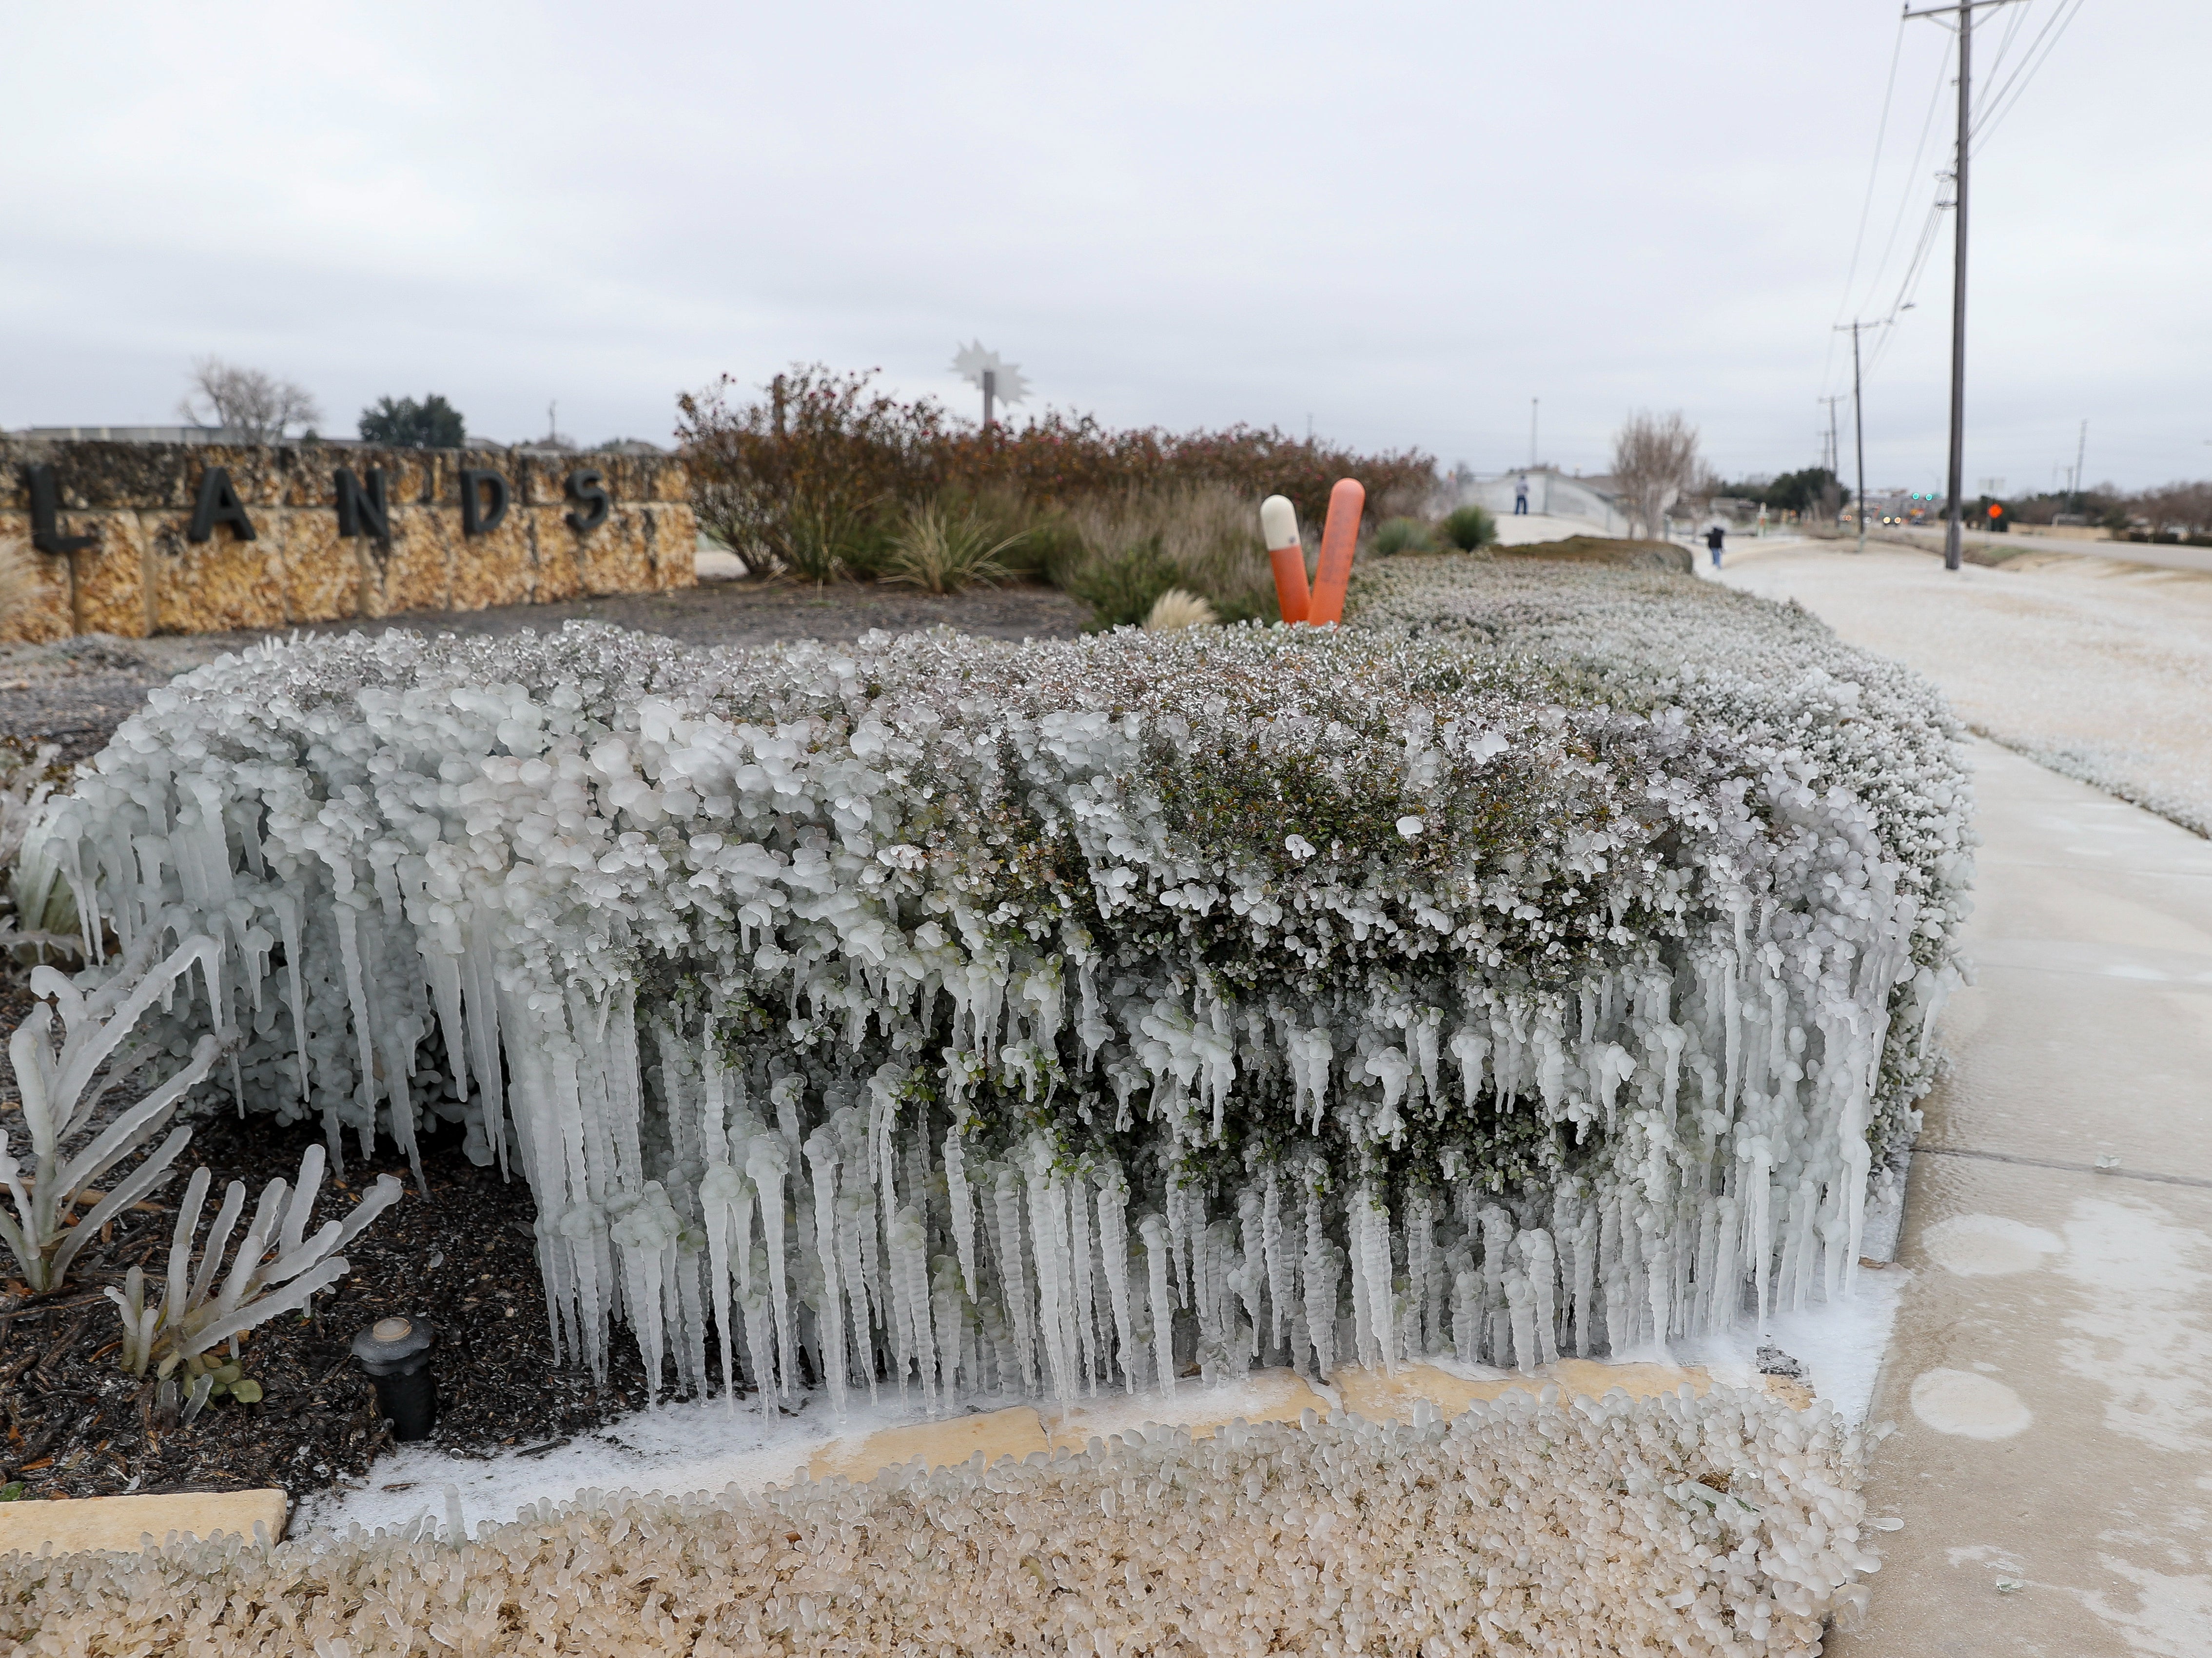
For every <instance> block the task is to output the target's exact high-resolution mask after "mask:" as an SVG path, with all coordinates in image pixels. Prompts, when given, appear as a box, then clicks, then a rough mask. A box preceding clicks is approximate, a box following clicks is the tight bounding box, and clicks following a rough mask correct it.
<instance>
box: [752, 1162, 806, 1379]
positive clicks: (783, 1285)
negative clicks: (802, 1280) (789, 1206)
mask: <svg viewBox="0 0 2212 1658" xmlns="http://www.w3.org/2000/svg"><path fill="white" fill-rule="evenodd" d="M790 1166H791V1153H790V1151H789V1149H788V1147H787V1145H786V1143H785V1141H784V1140H783V1139H781V1138H780V1137H779V1136H777V1135H775V1134H756V1135H754V1136H753V1137H752V1139H750V1141H748V1142H747V1144H746V1146H745V1178H746V1179H748V1180H750V1181H752V1183H753V1186H754V1187H755V1189H756V1190H757V1191H758V1192H759V1193H760V1199H761V1232H762V1236H763V1238H764V1240H765V1241H766V1242H767V1245H768V1283H769V1303H770V1305H771V1306H772V1307H773V1309H774V1310H775V1333H776V1353H775V1384H776V1385H775V1391H776V1392H778V1393H780V1394H782V1395H783V1396H784V1397H785V1398H786V1399H788V1398H790V1397H791V1385H792V1382H793V1381H794V1380H795V1379H796V1377H797V1376H798V1370H799V1367H798V1365H797V1364H796V1363H794V1362H793V1355H795V1354H796V1353H797V1352H798V1351H799V1334H798V1328H797V1326H796V1324H795V1322H794V1321H793V1316H792V1305H791V1273H790V1269H789V1267H788V1266H787V1263H786V1261H785V1260H784V1248H783V1242H784V1226H785V1224H786V1216H785V1211H784V1195H783V1177H784V1175H785V1174H786V1173H787V1171H788V1170H789V1169H790ZM755 1357H756V1358H757V1359H758V1360H760V1361H762V1362H763V1363H764V1362H765V1361H766V1359H767V1357H768V1355H767V1354H766V1353H764V1352H763V1353H757V1354H756V1355H755ZM767 1385H768V1384H767V1376H766V1373H765V1372H763V1376H762V1387H763V1390H765V1389H766V1388H767Z"/></svg>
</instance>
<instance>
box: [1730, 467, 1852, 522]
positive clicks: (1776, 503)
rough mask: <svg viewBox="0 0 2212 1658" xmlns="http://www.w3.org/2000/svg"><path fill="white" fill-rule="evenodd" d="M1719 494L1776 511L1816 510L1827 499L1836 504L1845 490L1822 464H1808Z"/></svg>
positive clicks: (1809, 511)
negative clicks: (1802, 469)
mask: <svg viewBox="0 0 2212 1658" xmlns="http://www.w3.org/2000/svg"><path fill="white" fill-rule="evenodd" d="M1723 493H1725V494H1728V495H1740V496H1741V497H1742V498H1743V499H1744V500H1746V501H1759V502H1761V503H1763V504H1764V505H1765V507H1768V508H1769V509H1770V510H1771V511H1773V512H1778V513H1820V512H1824V511H1826V510H1828V507H1827V503H1828V502H1830V501H1835V502H1837V503H1838V504H1840V503H1841V502H1842V501H1843V499H1844V495H1845V494H1846V493H1847V492H1846V491H1845V490H1844V486H1843V482H1842V480H1841V479H1839V478H1838V477H1837V476H1836V475H1835V474H1834V473H1833V472H1832V471H1829V470H1828V469H1827V468H1826V467H1825V466H1808V467H1807V468H1805V469H1804V471H1800V472H1784V473H1783V474H1782V476H1781V477H1778V478H1775V479H1773V480H1772V481H1771V482H1770V483H1766V484H1765V485H1755V484H1750V483H1738V484H1735V485H1732V486H1731V487H1730V488H1729V489H1727V490H1725V491H1724V492H1723Z"/></svg>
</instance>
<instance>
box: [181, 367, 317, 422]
mask: <svg viewBox="0 0 2212 1658" xmlns="http://www.w3.org/2000/svg"><path fill="white" fill-rule="evenodd" d="M190 386H191V390H189V391H188V392H185V397H184V400H183V401H182V402H180V403H179V404H178V405H177V412H178V413H179V414H180V415H182V416H184V417H185V419H186V420H188V421H191V422H192V423H193V424H195V425H199V426H223V427H228V428H230V429H231V430H232V431H234V432H236V433H238V434H240V435H241V436H244V437H246V438H247V439H249V440H252V441H253V442H256V443H273V442H275V441H276V440H277V439H279V438H281V437H283V435H284V432H285V429H286V428H288V427H293V426H312V425H313V423H314V422H317V421H319V420H320V419H321V418H322V417H323V415H322V410H319V409H318V408H317V407H316V406H315V400H314V398H312V397H310V396H309V395H308V394H307V390H306V388H305V387H303V386H295V385H294V384H293V383H292V382H291V381H290V380H278V379H277V378H276V376H275V375H273V374H264V373H262V371H261V370H260V369H258V368H241V367H238V366H237V365H235V364H234V363H227V362H225V361H223V360H222V358H220V357H202V358H201V359H200V360H199V361H197V362H195V363H194V364H193V365H192V372H191V380H190Z"/></svg>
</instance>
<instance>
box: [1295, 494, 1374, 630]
mask: <svg viewBox="0 0 2212 1658" xmlns="http://www.w3.org/2000/svg"><path fill="white" fill-rule="evenodd" d="M1366 509H1367V491H1366V489H1364V488H1363V487H1362V486H1361V484H1360V483H1359V480H1358V479H1357V478H1339V479H1337V481H1336V487H1335V488H1334V489H1331V490H1330V491H1329V492H1328V522H1326V523H1325V524H1323V525H1322V530H1321V568H1319V569H1317V570H1316V571H1315V572H1314V586H1313V602H1312V604H1310V605H1309V606H1308V607H1307V610H1306V620H1307V621H1309V622H1312V623H1316V624H1318V623H1328V622H1341V621H1343V620H1344V590H1345V587H1346V585H1347V584H1349V583H1350V581H1351V580H1352V552H1353V550H1354V549H1356V548H1357V547H1358V544H1359V515H1360V514H1361V513H1363V512H1364V511H1365V510H1366Z"/></svg>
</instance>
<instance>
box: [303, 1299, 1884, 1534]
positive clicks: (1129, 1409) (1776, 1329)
mask: <svg viewBox="0 0 2212 1658" xmlns="http://www.w3.org/2000/svg"><path fill="white" fill-rule="evenodd" d="M1910 1277H1911V1274H1910V1273H1908V1272H1905V1270H1904V1269H1902V1268H1901V1267H1886V1268H1883V1269H1881V1270H1880V1271H1862V1272H1860V1273H1859V1275H1858V1284H1857V1291H1856V1293H1855V1294H1854V1296H1853V1297H1852V1298H1851V1299H1850V1300H1848V1301H1843V1302H1838V1303H1833V1304H1818V1303H1816V1304H1815V1305H1814V1306H1812V1307H1810V1308H1808V1309H1807V1310H1805V1311H1804V1312H1802V1313H1786V1312H1785V1313H1783V1314H1780V1315H1778V1316H1776V1317H1775V1318H1774V1319H1773V1320H1771V1321H1770V1324H1769V1327H1768V1333H1767V1334H1766V1335H1765V1336H1764V1337H1762V1336H1760V1335H1759V1334H1758V1333H1757V1331H1756V1329H1755V1328H1754V1327H1753V1326H1752V1325H1751V1324H1750V1323H1749V1322H1748V1321H1747V1322H1746V1324H1745V1325H1744V1326H1743V1327H1741V1328H1740V1329H1738V1330H1737V1331H1735V1333H1733V1334H1731V1335H1729V1336H1725V1337H1714V1338H1704V1339H1699V1340H1696V1341H1693V1342H1685V1341H1677V1342H1675V1343H1674V1345H1673V1346H1672V1348H1671V1349H1669V1350H1668V1351H1664V1352H1662V1351H1660V1350H1659V1349H1657V1348H1646V1349H1644V1350H1642V1351H1637V1352H1633V1353H1629V1354H1626V1355H1624V1356H1623V1357H1622V1358H1621V1359H1620V1360H1618V1361H1615V1362H1618V1363H1674V1364H1682V1365H1694V1366H1699V1367H1701V1368H1703V1369H1704V1370H1706V1371H1707V1372H1708V1373H1709V1374H1710V1375H1711V1377H1712V1379H1713V1380H1714V1381H1715V1382H1718V1383H1720V1384H1722V1385H1723V1386H1725V1387H1735V1388H1752V1387H1756V1386H1757V1385H1758V1382H1759V1374H1758V1373H1759V1358H1758V1354H1759V1348H1760V1347H1761V1346H1762V1345H1765V1343H1767V1342H1771V1343H1772V1344H1773V1345H1776V1346H1778V1347H1779V1348H1780V1349H1781V1350H1782V1351H1784V1352H1785V1353H1787V1354H1789V1355H1790V1357H1793V1358H1795V1359H1796V1360H1797V1361H1798V1362H1799V1363H1802V1365H1803V1366H1804V1367H1805V1373H1806V1379H1807V1380H1808V1381H1809V1382H1811V1383H1812V1386H1813V1390H1814V1394H1816V1395H1817V1396H1818V1397H1820V1398H1821V1399H1824V1400H1827V1401H1828V1402H1829V1403H1830V1404H1832V1405H1833V1406H1835V1407H1836V1409H1837V1411H1838V1412H1839V1413H1840V1414H1841V1415H1842V1416H1843V1418H1844V1420H1845V1421H1846V1422H1849V1423H1852V1424H1859V1423H1863V1422H1864V1421H1865V1420H1866V1417H1867V1412H1868V1410H1869V1406H1870V1404H1871V1402H1872V1400H1873V1397H1874V1382H1875V1371H1876V1370H1877V1369H1878V1367H1879V1366H1880V1364H1881V1356H1882V1353H1883V1351H1884V1350H1885V1349H1886V1348H1887V1345H1888V1344H1889V1332H1890V1327H1891V1325H1892V1324H1893V1323H1894V1322H1895V1321H1896V1318H1897V1307H1898V1300H1899V1296H1900V1294H1901V1293H1902V1291H1903V1289H1904V1285H1905V1281H1906V1280H1907V1279H1908V1278H1910ZM1429 1363H1433V1364H1435V1365H1436V1366H1437V1368H1438V1369H1440V1370H1444V1371H1446V1372H1448V1373H1449V1374H1452V1375H1460V1376H1468V1377H1470V1378H1473V1379H1476V1380H1486V1379H1490V1378H1493V1377H1498V1376H1504V1375H1505V1374H1506V1373H1505V1372H1502V1371H1498V1370H1492V1369H1491V1368H1489V1367H1487V1366H1481V1365H1476V1366H1467V1365H1461V1364H1455V1363H1452V1362H1451V1361H1449V1359H1436V1360H1431V1361H1429ZM1273 1376H1274V1373H1273V1372H1266V1371H1261V1372H1256V1373H1255V1374H1254V1375H1253V1376H1250V1377H1249V1378H1247V1379H1245V1380H1243V1381H1240V1382H1226V1383H1223V1384H1221V1385H1219V1386H1217V1387H1212V1388H1202V1387H1200V1386H1199V1385H1197V1384H1196V1383H1195V1382H1185V1383H1184V1384H1183V1385H1182V1387H1181V1388H1178V1389H1177V1391H1176V1394H1175V1396H1174V1397H1173V1398H1172V1399H1164V1398H1162V1397H1160V1396H1159V1395H1158V1394H1154V1393H1152V1392H1150V1391H1146V1392H1145V1393H1143V1394H1139V1395H1137V1396H1136V1397H1135V1398H1130V1397H1128V1396H1127V1395H1125V1394H1101V1395H1100V1396H1099V1397H1098V1398H1097V1399H1096V1400H1086V1401H1085V1406H1084V1408H1083V1409H1082V1410H1081V1411H1080V1412H1079V1425H1080V1427H1081V1429H1082V1430H1084V1431H1086V1432H1092V1433H1098V1434H1102V1435H1103V1434H1111V1433H1117V1432H1124V1431H1127V1430H1128V1429H1130V1428H1133V1427H1138V1426H1140V1425H1146V1424H1152V1423H1155V1422H1164V1423H1200V1422H1221V1421H1226V1420H1228V1419H1230V1418H1235V1417H1237V1416H1240V1415H1241V1416H1246V1417H1248V1418H1255V1419H1256V1418H1259V1417H1261V1415H1263V1414H1273V1412H1272V1411H1271V1410H1270V1408H1269V1407H1270V1406H1271V1405H1273V1403H1274V1402H1275V1401H1274V1400H1273V1398H1272V1397H1271V1395H1272V1394H1273V1393H1274V1392H1275V1391H1276V1388H1275V1384H1274V1382H1273ZM1529 1385H1530V1387H1531V1388H1541V1386H1542V1385H1543V1379H1542V1376H1541V1375H1539V1376H1534V1377H1531V1378H1529ZM1333 1391H1334V1390H1333V1389H1324V1392H1333ZM802 1397H803V1399H804V1406H803V1408H802V1409H801V1410H800V1411H799V1412H797V1413H796V1414H793V1415H789V1416H783V1417H780V1418H777V1419H776V1420H775V1422H774V1423H766V1422H763V1420H762V1418H761V1413H760V1410H759V1406H758V1404H757V1401H755V1400H740V1401H739V1402H738V1406H737V1408H736V1409H735V1410H734V1411H732V1409H731V1407H730V1406H729V1405H728V1404H726V1402H725V1401H723V1400H720V1399H714V1400H704V1401H702V1400H684V1401H680V1402H676V1403H670V1404H665V1405H660V1406H655V1407H654V1408H653V1409H651V1410H646V1411H639V1412H634V1413H633V1414H631V1415H629V1416H627V1417H624V1418H622V1419H621V1420H620V1421H617V1422H615V1423H612V1424H609V1425H608V1426H607V1427H605V1428H603V1429H601V1430H599V1432H597V1433H594V1434H588V1435H585V1436H580V1437H579V1438H577V1439H576V1440H574V1441H573V1442H570V1443H569V1444H567V1445H564V1446H562V1447H561V1448H559V1449H557V1450H551V1451H542V1452H535V1453H533V1452H532V1450H531V1449H530V1448H527V1447H526V1448H522V1449H520V1450H513V1451H502V1452H501V1453H500V1454H499V1455H496V1456H493V1457H489V1458H485V1457H461V1456H455V1455H452V1454H451V1453H449V1452H447V1451H444V1450H441V1449H440V1448H437V1447H436V1446H435V1444H421V1445H406V1446H401V1447H399V1448H397V1449H395V1450H392V1451H389V1452H387V1453H386V1454H385V1455H383V1456H381V1457H380V1458H378V1459H377V1461H376V1462H375V1463H374V1464H373V1465H372V1466H371V1467H370V1468H369V1470H368V1477H367V1478H366V1479H365V1480H364V1481H363V1482H362V1485H361V1487H360V1488H358V1489H349V1488H346V1487H342V1486H341V1487H334V1488H332V1489H331V1490H328V1491H319V1492H317V1493H316V1494H315V1495H313V1496H312V1497H307V1498H306V1499H304V1500H303V1501H302V1502H301V1504H300V1508H299V1510H298V1514H297V1516H296V1518H295V1521H294V1522H293V1527H292V1534H293V1535H295V1536H300V1535H302V1534H304V1533H306V1532H307V1530H308V1529H309V1528H310V1527H331V1528H333V1529H339V1530H343V1528H344V1527H346V1526H348V1525H349V1524H359V1525H361V1526H362V1527H365V1528H369V1529H374V1527H379V1526H382V1527H399V1526H404V1525H406V1524H408V1523H409V1522H410V1521H414V1520H416V1519H417V1518H419V1517H420V1516H421V1515H424V1514H426V1513H428V1514H432V1515H437V1516H439V1517H440V1518H441V1521H446V1520H449V1518H450V1509H449V1506H448V1503H449V1499H448V1491H447V1488H448V1487H453V1488H455V1489H456V1490H457V1491H458V1493H459V1504H460V1509H461V1514H462V1515H463V1524H464V1527H465V1528H473V1527H475V1526H476V1524H477V1522H478V1521H483V1520H494V1521H501V1522H504V1521H508V1520H511V1519H513V1517H514V1515H515V1511H516V1510H517V1509H520V1508H521V1507H522V1506H523V1505H524V1504H526V1503H538V1502H540V1501H543V1500H544V1499H546V1498H549V1497H550V1498H551V1499H552V1500H553V1501H555V1502H556V1503H565V1502H568V1501H569V1500H571V1499H572V1498H574V1497H575V1496H576V1495H577V1494H578V1493H579V1492H580V1491H589V1490H599V1491H622V1490H629V1491H639V1492H641V1493H646V1494H648V1495H649V1494H653V1493H660V1494H663V1495H666V1496H671V1497H676V1496H682V1495H684V1494H685V1493H687V1492H693V1491H721V1490H723V1489H724V1488H725V1487H726V1486H729V1485H736V1486H737V1487H738V1489H739V1490H741V1491H759V1490H762V1489H763V1488H764V1487H766V1486H769V1485H787V1484H788V1483H789V1482H790V1481H791V1480H792V1479H794V1478H796V1477H798V1476H799V1474H801V1473H803V1472H804V1471H805V1468H806V1467H807V1465H808V1464H809V1463H810V1462H811V1461H813V1459H814V1458H815V1457H816V1456H817V1455H820V1454H821V1453H823V1452H824V1451H826V1450H829V1449H831V1448H842V1447H846V1446H857V1445H858V1444H859V1442H860V1441H861V1440H863V1439H865V1438H866V1437H867V1436H868V1435H870V1434H872V1433H875V1432H878V1431H879V1430H884V1429H887V1428H901V1427H912V1426H915V1425H917V1424H922V1423H924V1422H926V1421H927V1420H928V1418H925V1417H924V1416H923V1415H922V1413H921V1410H920V1409H919V1399H918V1397H917V1399H916V1400H915V1403H914V1404H912V1405H908V1406H901V1405H900V1404H899V1403H898V1402H897V1400H895V1399H890V1398H886V1399H885V1400H884V1402H883V1403H882V1404H880V1405H878V1406H872V1407H871V1406H855V1407H854V1408H853V1409H851V1410H849V1411H848V1412H847V1415H846V1419H845V1422H844V1424H842V1427H841V1426H840V1425H839V1424H837V1423H836V1421H835V1420H834V1418H832V1417H831V1415H830V1413H829V1402H828V1399H827V1397H826V1395H824V1394H822V1393H821V1392H820V1391H819V1390H817V1391H816V1392H815V1393H813V1394H805V1395H803V1396H802ZM1023 1405H1034V1406H1036V1407H1037V1408H1038V1409H1039V1410H1040V1412H1042V1415H1043V1417H1044V1419H1045V1423H1046V1425H1047V1426H1048V1427H1052V1426H1054V1425H1055V1418H1054V1415H1053V1413H1052V1407H1051V1406H1050V1405H1049V1404H1048V1403H1047V1402H1045V1401H1042V1400H1026V1399H1019V1398H1016V1397H1013V1396H1012V1395H1009V1396H1007V1397H1006V1398H1003V1399H992V1400H976V1401H972V1402H971V1403H970V1405H969V1409H971V1410H975V1411H997V1410H1002V1409H1004V1408H1006V1406H1023ZM946 1419H947V1418H939V1421H940V1422H941V1421H944V1420H946ZM860 1477H862V1478H866V1471H862V1472H861V1473H860Z"/></svg>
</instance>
